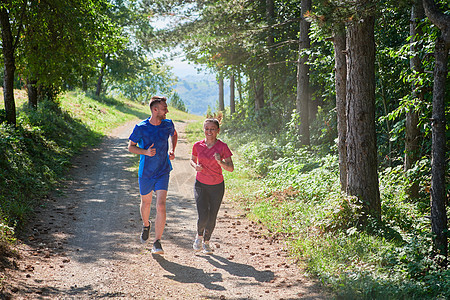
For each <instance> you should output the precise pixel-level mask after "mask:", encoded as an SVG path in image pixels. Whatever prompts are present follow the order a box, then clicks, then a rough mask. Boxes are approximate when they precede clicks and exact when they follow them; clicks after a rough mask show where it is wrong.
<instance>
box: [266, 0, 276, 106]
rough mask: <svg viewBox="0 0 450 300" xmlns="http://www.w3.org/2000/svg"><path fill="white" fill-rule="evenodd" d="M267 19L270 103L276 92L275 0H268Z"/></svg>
mask: <svg viewBox="0 0 450 300" xmlns="http://www.w3.org/2000/svg"><path fill="white" fill-rule="evenodd" d="M266 19H267V25H268V26H267V27H268V29H267V49H268V50H267V54H268V58H267V64H268V66H267V71H268V72H267V73H268V80H267V84H268V102H269V105H271V104H272V102H273V93H274V84H275V78H274V65H273V62H274V60H275V51H274V48H273V46H274V43H275V33H274V28H273V26H274V23H275V4H274V0H266Z"/></svg>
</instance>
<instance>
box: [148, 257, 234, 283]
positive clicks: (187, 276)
mask: <svg viewBox="0 0 450 300" xmlns="http://www.w3.org/2000/svg"><path fill="white" fill-rule="evenodd" d="M153 258H154V259H155V260H156V261H157V262H158V263H159V264H160V266H161V267H162V268H163V269H164V270H166V271H167V272H170V273H172V274H173V275H164V277H166V278H168V279H172V280H175V281H177V282H180V283H202V284H203V286H204V287H205V288H207V289H209V290H215V291H224V290H225V288H224V287H223V286H221V285H218V284H215V282H223V278H222V274H220V273H205V272H204V271H203V270H202V269H197V268H194V267H189V266H185V265H181V264H178V263H176V262H172V261H168V260H166V259H165V258H164V257H163V256H160V255H153Z"/></svg>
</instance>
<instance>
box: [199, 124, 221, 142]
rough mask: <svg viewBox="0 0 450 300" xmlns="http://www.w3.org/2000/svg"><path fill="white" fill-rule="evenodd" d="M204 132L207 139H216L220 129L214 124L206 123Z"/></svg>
mask: <svg viewBox="0 0 450 300" xmlns="http://www.w3.org/2000/svg"><path fill="white" fill-rule="evenodd" d="M203 131H204V132H205V137H206V138H207V139H215V138H217V135H218V134H219V131H220V129H219V128H218V127H217V125H216V124H214V123H213V122H206V123H205V125H204V126H203Z"/></svg>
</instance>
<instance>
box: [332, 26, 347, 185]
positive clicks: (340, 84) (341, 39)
mask: <svg viewBox="0 0 450 300" xmlns="http://www.w3.org/2000/svg"><path fill="white" fill-rule="evenodd" d="M333 45H334V69H335V71H334V74H335V75H334V77H335V89H336V114H337V131H338V155H339V180H340V183H341V190H343V191H346V190H347V145H346V139H347V114H346V104H347V100H346V97H347V90H346V86H347V85H346V77H347V65H346V61H345V51H346V48H347V46H346V35H345V25H344V23H343V22H339V23H337V24H336V25H335V26H334V28H333Z"/></svg>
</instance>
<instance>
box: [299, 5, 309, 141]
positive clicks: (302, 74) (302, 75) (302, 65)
mask: <svg viewBox="0 0 450 300" xmlns="http://www.w3.org/2000/svg"><path fill="white" fill-rule="evenodd" d="M301 9H302V10H301V12H302V16H301V20H300V35H299V51H298V71H297V98H296V104H297V111H298V112H299V113H300V126H299V127H300V128H299V129H300V140H301V144H302V145H309V144H310V132H309V102H310V91H309V65H308V54H307V50H308V49H309V48H310V39H309V27H310V23H309V22H308V21H307V20H306V17H307V14H308V13H309V11H310V10H311V0H302V1H301Z"/></svg>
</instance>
